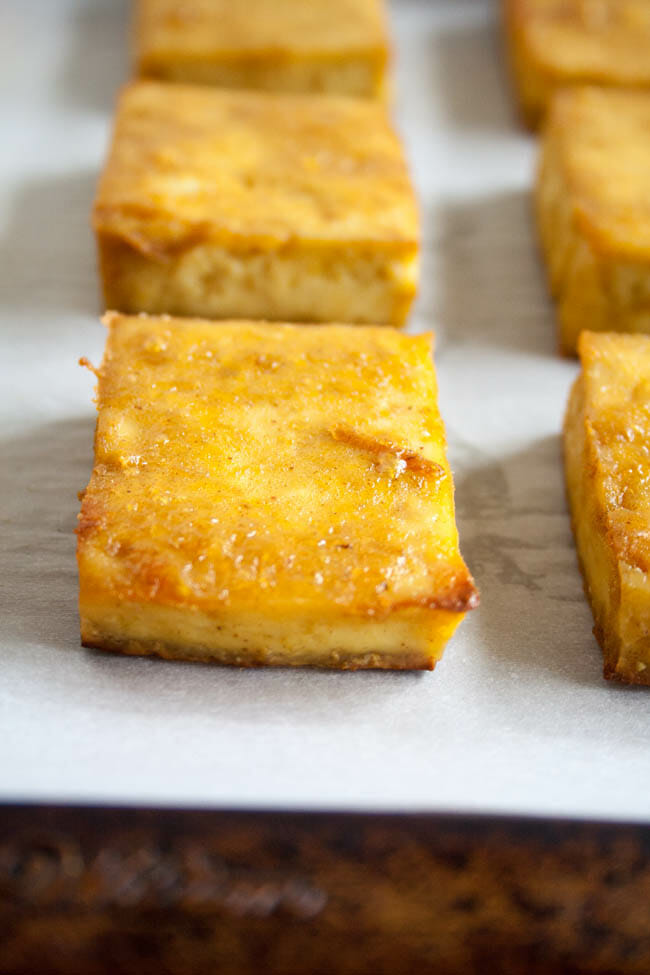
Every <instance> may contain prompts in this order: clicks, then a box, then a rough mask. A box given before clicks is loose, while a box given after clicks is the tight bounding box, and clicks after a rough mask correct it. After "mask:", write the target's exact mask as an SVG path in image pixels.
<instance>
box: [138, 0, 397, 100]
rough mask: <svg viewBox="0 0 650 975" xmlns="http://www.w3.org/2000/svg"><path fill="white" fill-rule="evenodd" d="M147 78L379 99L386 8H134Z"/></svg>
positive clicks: (197, 1) (321, 1)
mask: <svg viewBox="0 0 650 975" xmlns="http://www.w3.org/2000/svg"><path fill="white" fill-rule="evenodd" d="M135 27H136V29H135V47H136V59H137V69H138V72H139V73H140V74H141V75H142V76H145V77H149V78H159V79H161V80H164V81H176V82H179V81H180V82H187V83H190V84H208V85H219V86H220V87H229V88H260V89H266V90H274V91H296V92H326V93H329V94H342V95H355V96H360V97H373V96H379V95H382V94H383V92H384V88H385V80H386V70H387V64H388V31H387V23H386V12H385V9H384V2H383V0H246V2H242V0H137V6H136V25H135Z"/></svg>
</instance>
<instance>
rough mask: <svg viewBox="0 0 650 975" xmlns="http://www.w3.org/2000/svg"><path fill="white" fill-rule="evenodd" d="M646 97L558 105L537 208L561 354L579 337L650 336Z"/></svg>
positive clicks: (565, 98)
mask: <svg viewBox="0 0 650 975" xmlns="http://www.w3.org/2000/svg"><path fill="white" fill-rule="evenodd" d="M649 126H650V91H648V92H647V93H646V92H631V91H619V90H613V89H604V88H591V87H587V88H573V89H568V90H565V91H563V92H561V93H559V94H558V95H556V96H555V98H554V100H553V103H552V107H551V110H550V112H549V118H548V122H547V126H546V129H545V133H544V137H543V140H542V149H541V158H540V166H539V171H538V178H537V190H536V208H537V217H538V225H539V228H540V235H541V239H542V244H543V249H544V254H545V258H546V264H547V268H548V272H549V280H550V285H551V290H552V292H553V294H554V296H555V297H556V299H557V302H558V319H559V325H560V346H561V348H562V351H563V352H566V353H569V354H572V353H575V351H576V345H577V340H578V336H579V334H580V332H581V331H582V330H583V329H585V328H588V329H589V330H591V331H621V332H633V333H650V140H648V138H647V132H648V127H649Z"/></svg>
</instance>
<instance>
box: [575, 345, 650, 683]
mask: <svg viewBox="0 0 650 975" xmlns="http://www.w3.org/2000/svg"><path fill="white" fill-rule="evenodd" d="M591 338H592V336H591V334H590V333H583V334H582V336H581V342H580V346H581V349H580V351H581V353H582V350H583V348H584V343H585V342H586V340H588V339H589V340H591ZM584 395H585V394H584V377H583V375H581V376H579V377H578V379H577V380H576V382H575V384H574V387H573V389H572V391H571V396H570V400H569V406H568V409H567V413H566V417H565V421H564V450H563V459H564V465H565V472H566V476H565V490H566V498H567V504H568V509H569V515H570V520H571V528H572V532H573V536H574V538H575V540H576V558H577V562H578V567H579V569H580V573H581V576H582V583H583V589H584V593H585V597H586V599H587V602H588V603H589V606H590V608H591V611H592V615H593V619H594V627H593V634H594V636H595V638H596V640H597V642H598V644H599V646H600V648H601V650H602V653H603V676H604V677H605V678H606V679H607V680H613V681H617V682H618V683H623V684H635V685H646V686H647V685H650V672H649V671H648V670H647V669H645V670H640V671H637V670H634V669H633V668H631V667H629V666H625V665H624V664H623V665H622V662H621V661H622V651H623V650H624V647H623V646H622V643H621V636H620V634H619V632H618V631H617V628H616V625H615V622H614V621H615V620H616V619H617V614H616V613H612V614H611V618H608V616H609V615H610V614H608V612H607V610H606V609H604V608H603V607H602V606H599V604H598V599H597V598H596V595H595V592H594V589H597V583H598V578H599V576H598V574H596V573H594V571H592V570H591V568H590V567H588V565H587V563H586V561H585V558H584V556H583V551H582V546H583V545H584V531H583V532H581V531H580V528H579V525H578V517H577V511H578V510H579V509H580V510H581V509H582V508H584V509H585V511H586V512H587V513H586V514H584V515H583V517H585V518H587V520H588V523H590V531H591V532H592V533H593V537H594V538H597V539H600V540H601V542H602V553H603V556H604V559H605V560H606V563H607V577H606V578H607V589H608V592H609V599H610V600H611V601H612V603H613V604H614V606H615V607H617V608H620V605H621V592H620V574H619V572H620V570H619V566H620V563H621V562H625V561H626V553H627V550H628V549H627V546H626V543H625V540H624V539H623V538H622V533H621V531H620V530H617V528H616V526H613V525H612V522H611V517H610V516H609V513H608V512H607V511H606V510H605V509H604V508H603V507H602V502H601V501H600V500H599V498H598V492H597V485H598V482H599V480H602V473H600V474H599V472H598V466H599V465H598V459H597V455H596V448H595V445H594V429H593V426H592V424H591V423H590V422H589V421H588V419H587V418H586V417H585V415H584ZM576 414H578V417H576ZM576 424H579V428H578V430H579V437H580V444H581V449H582V451H583V456H582V459H581V466H582V470H581V473H580V482H581V483H580V486H579V488H578V490H575V488H574V492H573V493H572V490H571V488H570V484H569V482H570V475H569V467H570V466H571V467H572V468H573V471H574V476H575V471H576V470H577V467H576V463H575V460H573V461H570V459H569V458H570V455H571V451H572V449H573V450H574V451H575V443H574V444H573V448H572V446H571V443H570V437H571V431H572V430H574V431H575V430H576ZM587 482H588V483H589V484H590V485H591V491H592V492H595V494H594V495H593V496H592V497H591V499H590V497H589V490H588V489H587V487H586V483H587ZM592 505H593V510H590V509H591V506H592ZM583 527H584V526H583ZM581 535H582V541H581ZM592 554H593V553H592Z"/></svg>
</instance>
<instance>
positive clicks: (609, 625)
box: [564, 332, 650, 684]
mask: <svg viewBox="0 0 650 975" xmlns="http://www.w3.org/2000/svg"><path fill="white" fill-rule="evenodd" d="M579 349H580V359H581V362H582V373H581V375H580V376H579V378H578V380H577V381H576V383H575V385H574V387H573V391H572V393H571V399H570V402H569V409H568V412H567V417H566V422H565V429H564V444H565V460H566V475H567V484H568V494H569V502H570V506H571V514H572V520H573V529H574V533H575V538H576V544H577V547H578V555H579V558H580V564H581V567H582V572H583V575H584V580H585V591H586V593H587V596H588V598H589V601H590V603H591V607H592V609H593V613H594V620H595V623H596V626H595V629H594V632H595V634H596V636H597V638H598V641H599V643H600V644H601V646H602V648H603V652H604V655H605V676H606V677H612V678H616V679H617V680H622V681H627V682H630V683H635V684H650V455H649V452H648V447H649V445H650V338H647V337H645V336H640V335H616V334H613V333H612V334H607V333H600V334H595V333H593V332H583V333H582V335H581V336H580V343H579Z"/></svg>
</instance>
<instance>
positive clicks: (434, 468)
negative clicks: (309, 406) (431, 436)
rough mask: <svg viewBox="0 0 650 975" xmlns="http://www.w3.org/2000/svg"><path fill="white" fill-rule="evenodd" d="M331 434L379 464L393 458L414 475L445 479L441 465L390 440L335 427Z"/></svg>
mask: <svg viewBox="0 0 650 975" xmlns="http://www.w3.org/2000/svg"><path fill="white" fill-rule="evenodd" d="M330 433H331V434H332V437H333V438H334V440H338V441H340V442H341V443H345V444H348V445H349V446H350V447H358V448H359V450H366V451H368V453H370V454H374V455H375V457H376V458H377V461H378V463H379V464H382V461H384V462H385V460H386V458H392V459H393V460H395V461H398V462H400V461H401V462H402V464H403V465H404V468H405V469H406V470H408V471H411V472H413V473H414V474H422V475H423V476H425V477H432V478H437V479H438V478H441V477H445V471H444V469H443V468H442V467H441V466H440V464H435V463H433V461H430V460H428V459H427V458H426V457H424V456H423V455H422V454H419V453H415V452H414V451H412V450H409V449H408V448H407V447H403V446H400V445H399V444H396V443H392V442H391V441H389V440H377V439H376V438H375V437H368V436H366V435H365V434H363V433H359V432H358V431H357V430H352V429H351V428H350V427H344V426H338V427H334V429H332V430H331V431H330Z"/></svg>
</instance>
